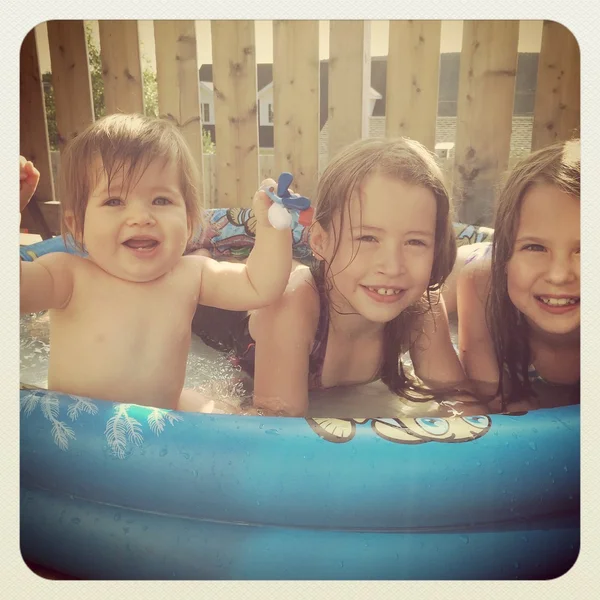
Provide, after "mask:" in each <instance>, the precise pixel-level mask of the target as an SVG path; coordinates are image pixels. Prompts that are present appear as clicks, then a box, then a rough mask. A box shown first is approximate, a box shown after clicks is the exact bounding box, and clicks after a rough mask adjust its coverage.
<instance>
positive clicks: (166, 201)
mask: <svg viewBox="0 0 600 600" xmlns="http://www.w3.org/2000/svg"><path fill="white" fill-rule="evenodd" d="M152 204H156V205H157V206H167V204H172V202H171V201H170V200H169V199H168V198H165V197H164V196H159V197H158V198H154V200H153V201H152Z"/></svg>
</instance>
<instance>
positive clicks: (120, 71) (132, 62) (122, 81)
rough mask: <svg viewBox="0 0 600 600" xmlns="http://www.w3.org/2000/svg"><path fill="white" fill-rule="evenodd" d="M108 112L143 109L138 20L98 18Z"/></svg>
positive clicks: (136, 111)
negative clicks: (105, 19)
mask: <svg viewBox="0 0 600 600" xmlns="http://www.w3.org/2000/svg"><path fill="white" fill-rule="evenodd" d="M98 25H99V27H100V57H101V59H102V79H103V81H104V103H105V105H106V114H107V115H110V114H113V113H117V112H122V113H143V112H144V93H143V88H142V65H141V61H140V44H139V39H138V28H137V21H98Z"/></svg>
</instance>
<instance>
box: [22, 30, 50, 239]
mask: <svg viewBox="0 0 600 600" xmlns="http://www.w3.org/2000/svg"><path fill="white" fill-rule="evenodd" d="M20 62H21V65H20V82H19V91H20V106H19V118H20V137H19V152H20V153H21V155H23V156H24V157H25V158H27V160H31V161H32V162H33V164H34V165H35V166H36V168H37V169H38V171H39V172H40V182H39V184H38V187H37V190H36V192H35V194H34V196H33V198H32V199H31V202H30V203H29V207H28V208H27V209H26V211H25V213H24V214H23V222H22V226H23V227H32V228H35V229H36V230H37V231H36V232H37V233H40V234H41V236H42V237H43V238H48V237H50V236H51V235H52V233H57V232H58V231H60V224H59V222H58V212H59V211H58V205H57V203H56V202H55V201H54V183H53V181H52V169H51V167H50V146H49V144H48V130H47V128H46V107H45V105H44V91H43V88H42V81H41V77H40V66H39V62H38V54H37V43H36V40H35V30H34V29H32V30H31V31H30V32H29V33H28V34H27V35H26V36H25V39H24V40H23V43H22V44H21V52H20ZM14 173H15V177H16V173H17V161H16V160H15V164H14ZM14 202H15V207H16V204H17V200H16V198H15V200H14ZM47 202H52V203H53V204H54V205H55V206H54V210H53V212H50V211H46V206H45V203H47ZM46 212H47V216H46V215H45V214H44V213H46ZM51 216H53V217H54V218H53V219H51V218H50V217H51Z"/></svg>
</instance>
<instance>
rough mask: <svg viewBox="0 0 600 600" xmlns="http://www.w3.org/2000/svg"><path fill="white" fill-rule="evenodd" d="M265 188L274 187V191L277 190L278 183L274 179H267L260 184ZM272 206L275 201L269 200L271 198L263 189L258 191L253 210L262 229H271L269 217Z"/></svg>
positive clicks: (255, 195)
mask: <svg viewBox="0 0 600 600" xmlns="http://www.w3.org/2000/svg"><path fill="white" fill-rule="evenodd" d="M265 186H268V187H272V188H273V190H276V189H277V183H276V182H275V181H274V180H273V179H265V180H264V181H263V182H262V183H261V184H260V187H261V188H263V187H265ZM271 204H273V201H272V200H271V199H270V198H269V196H267V194H266V193H265V192H264V191H263V190H262V189H259V190H257V192H256V194H254V199H253V201H252V208H253V210H254V216H255V217H256V222H257V225H259V226H261V227H271V223H270V222H269V216H268V214H269V208H270V207H271Z"/></svg>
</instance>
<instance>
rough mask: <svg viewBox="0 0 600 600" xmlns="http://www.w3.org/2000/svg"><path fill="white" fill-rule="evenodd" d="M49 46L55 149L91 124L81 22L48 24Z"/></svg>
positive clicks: (85, 55) (87, 74)
mask: <svg viewBox="0 0 600 600" xmlns="http://www.w3.org/2000/svg"><path fill="white" fill-rule="evenodd" d="M48 44H49V48H50V61H51V64H52V86H53V88H54V103H55V106H56V129H57V131H58V149H59V150H60V151H61V152H62V151H63V150H64V147H65V145H66V144H67V143H68V142H69V141H70V140H72V139H73V138H74V137H76V136H77V135H78V134H79V133H81V132H82V131H83V130H84V129H85V128H86V127H87V126H88V125H90V124H91V123H93V122H94V103H93V99H92V84H91V80H90V73H89V68H88V55H87V44H86V39H85V26H84V23H83V21H49V22H48Z"/></svg>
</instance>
